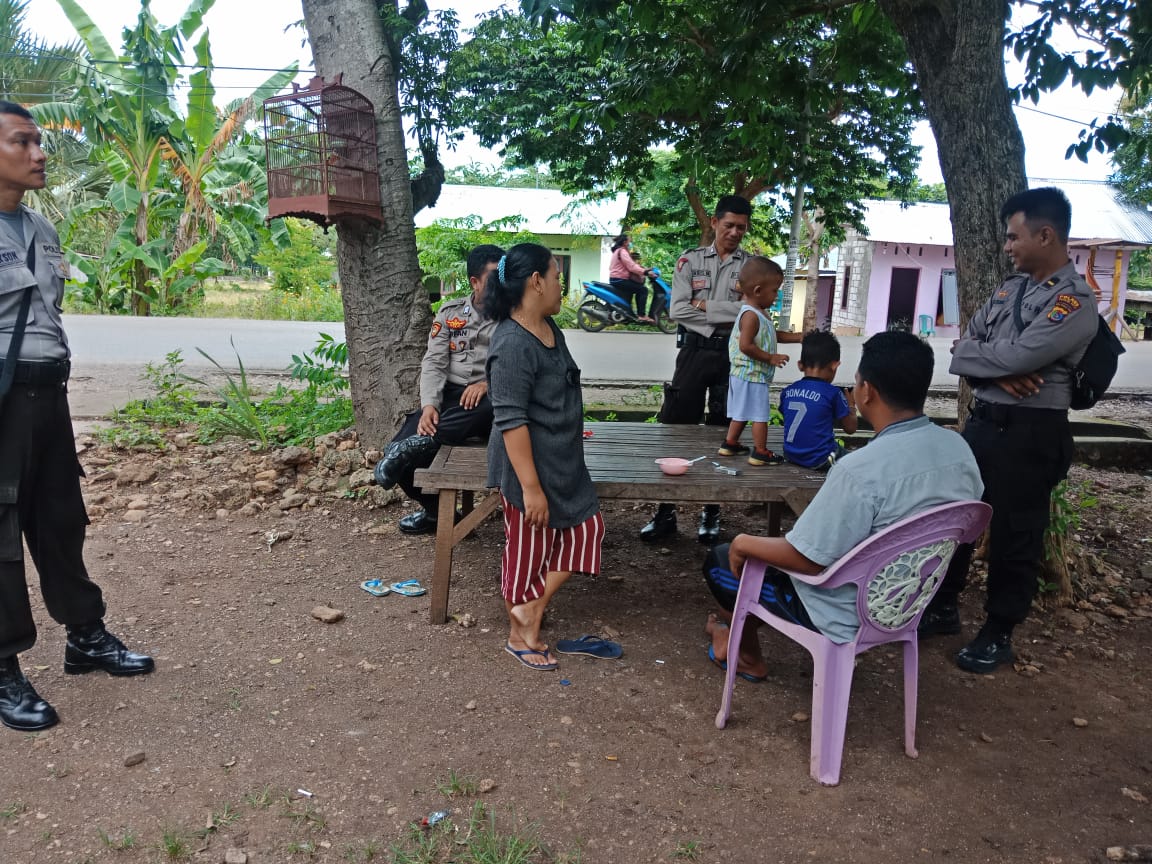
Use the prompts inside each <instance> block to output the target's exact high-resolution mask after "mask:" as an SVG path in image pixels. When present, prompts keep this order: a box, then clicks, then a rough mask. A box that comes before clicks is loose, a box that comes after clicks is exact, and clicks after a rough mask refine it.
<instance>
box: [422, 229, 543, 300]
mask: <svg viewBox="0 0 1152 864" xmlns="http://www.w3.org/2000/svg"><path fill="white" fill-rule="evenodd" d="M520 221H521V220H520V219H519V218H518V217H514V216H513V217H508V218H506V219H498V220H496V221H494V222H484V220H483V219H481V218H480V217H479V216H464V217H462V218H460V219H438V220H437V221H435V222H433V223H432V224H431V225H428V226H426V227H424V228H417V229H416V248H417V249H418V250H419V251H420V269H421V270H422V271H423V272H424V273H425V275H427V276H431V277H432V278H434V279H439V280H440V282H441V283H442V284H443V285H444V286H445V289H446V290H445V291H444V293H445V294H448V293H451V292H452V291H454V290H462V289H464V288H467V287H468V274H467V272H466V263H467V259H468V253H469V252H471V251H472V249H473V248H475V247H476V246H479V245H480V244H482V243H493V244H495V245H497V246H500V247H502V248H504V249H507V248H508V247H509V246H513V245H515V244H516V243H539V242H540V238H539V237H538V236H537V235H535V234H533V233H532V232H531V231H522V230H520V228H519V224H520Z"/></svg>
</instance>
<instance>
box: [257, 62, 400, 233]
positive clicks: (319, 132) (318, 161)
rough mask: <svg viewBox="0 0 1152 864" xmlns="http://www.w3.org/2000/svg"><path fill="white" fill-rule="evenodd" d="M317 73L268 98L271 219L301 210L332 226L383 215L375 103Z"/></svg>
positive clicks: (266, 127)
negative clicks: (289, 90) (284, 93)
mask: <svg viewBox="0 0 1152 864" xmlns="http://www.w3.org/2000/svg"><path fill="white" fill-rule="evenodd" d="M341 78H342V76H339V75H338V76H336V80H335V81H334V82H331V83H328V82H325V81H324V79H323V78H321V77H319V76H316V77H315V78H313V79H312V80H311V81H309V82H308V86H307V87H305V88H303V89H301V88H300V87H299V86H298V85H296V84H293V85H292V93H290V94H289V95H287V96H273V97H272V98H271V99H265V100H264V141H265V148H266V152H267V156H268V168H267V171H268V218H269V219H275V218H277V217H278V216H296V217H298V218H300V219H311V220H312V221H313V222H317V223H319V224H320V225H322V226H324V227H325V228H327V227H328V226H329V225H334V224H336V223H337V222H339V221H340V220H341V219H346V218H357V219H370V220H372V221H375V222H381V221H383V214H382V212H381V210H380V174H379V169H378V167H377V161H376V117H375V112H374V111H373V108H372V103H371V102H369V101H368V99H367V98H365V97H364V96H363V95H361V94H360V93H357V92H356V91H355V90H353V89H351V88H350V87H345V86H344V85H343V84H342V83H341Z"/></svg>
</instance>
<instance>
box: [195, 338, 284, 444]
mask: <svg viewBox="0 0 1152 864" xmlns="http://www.w3.org/2000/svg"><path fill="white" fill-rule="evenodd" d="M229 341H230V342H231V344H232V350H233V351H235V352H236V365H237V367H238V369H239V371H238V372H237V374H236V375H233V374H232V373H231V372H229V371H228V370H227V369H225V368H224V367H223V366H221V365H220V364H219V363H218V362H217V361H216V360H215V359H214V358H213V357H212V356H211V355H210V354H209V353H208V352H207V351H205V350H204V349H203V348H197V349H196V350H197V351H199V352H200V354H201V355H202V356H203V357H204V359H206V360H207V361H208V362H209V363H211V364H212V365H213V366H215V367H216V368H217V369H218V370H219V371H220V373H221V374H222V375H223V376H224V383H223V384H222V385H220V386H217V387H212V386H211V385H210V384H208V383H207V382H206V381H204V380H202V379H200V378H193V377H192V376H185V377H186V378H187V379H188V380H189V381H192V382H194V383H196V384H199V385H201V386H202V387H206V388H208V389H210V390H212V391H213V392H214V393H215V394H216V396H218V397H219V398H220V399H221V400H222V402H223V405H222V406H220V407H219V408H218V409H217V410H215V411H209V412H205V413H203V414H202V415H201V416H200V423H201V426H202V427H203V428H204V429H205V430H206V431H207V432H208V433H209V434H218V435H236V436H238V437H240V438H243V439H244V440H246V441H253V442H255V443H256V445H257V449H260V450H263V449H265V448H266V447H267V446H268V426H267V424H266V423H265V422H264V418H263V417H261V415H260V412H259V411H258V410H257V408H256V402H255V399H254V397H253V391H252V387H251V385H250V384H249V382H248V372H247V371H246V370H245V368H244V361H243V360H241V359H240V352H239V351H236V343H235V341H233V340H229Z"/></svg>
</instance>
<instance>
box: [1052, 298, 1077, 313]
mask: <svg viewBox="0 0 1152 864" xmlns="http://www.w3.org/2000/svg"><path fill="white" fill-rule="evenodd" d="M1056 305H1057V306H1064V307H1066V308H1067V309H1068V311H1070V312H1075V311H1076V310H1077V309H1079V308H1080V301H1079V300H1077V299H1076V298H1075V297H1073V296H1072V295H1071V294H1060V295H1058V296H1057V297H1056Z"/></svg>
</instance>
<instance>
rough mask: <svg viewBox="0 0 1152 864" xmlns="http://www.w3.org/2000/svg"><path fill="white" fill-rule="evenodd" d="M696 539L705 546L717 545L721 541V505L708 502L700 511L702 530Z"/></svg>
mask: <svg viewBox="0 0 1152 864" xmlns="http://www.w3.org/2000/svg"><path fill="white" fill-rule="evenodd" d="M696 539H697V540H699V541H700V542H701V543H703V544H704V545H705V546H715V545H716V544H717V543H719V542H720V505H719V504H707V505H705V506H704V509H703V510H701V511H700V530H699V531H697V532H696Z"/></svg>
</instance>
